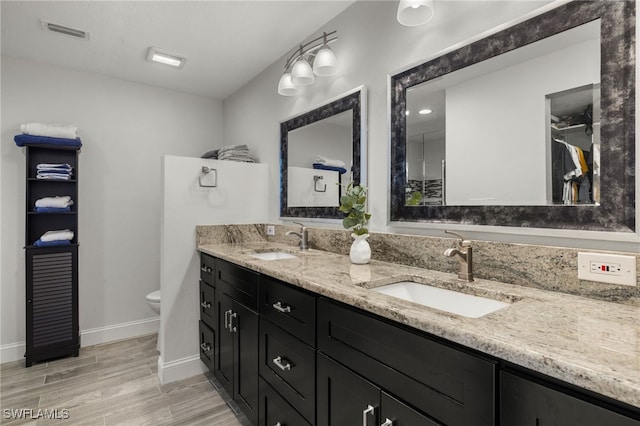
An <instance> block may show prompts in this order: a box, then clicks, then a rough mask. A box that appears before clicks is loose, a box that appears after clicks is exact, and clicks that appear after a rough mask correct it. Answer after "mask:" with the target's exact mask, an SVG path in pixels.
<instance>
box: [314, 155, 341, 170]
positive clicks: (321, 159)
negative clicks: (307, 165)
mask: <svg viewBox="0 0 640 426" xmlns="http://www.w3.org/2000/svg"><path fill="white" fill-rule="evenodd" d="M313 162H314V163H320V164H323V165H325V166H330V167H344V166H345V164H344V161H342V160H334V159H332V158H327V157H323V156H321V155H316V156H315V157H314V158H313Z"/></svg>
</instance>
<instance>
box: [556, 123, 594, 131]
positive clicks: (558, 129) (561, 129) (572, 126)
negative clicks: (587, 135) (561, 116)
mask: <svg viewBox="0 0 640 426" xmlns="http://www.w3.org/2000/svg"><path fill="white" fill-rule="evenodd" d="M599 125H600V123H593V126H599ZM585 126H586V125H585V124H573V125H571V126H566V127H557V126H555V125H553V124H552V125H551V128H552V129H553V130H557V131H559V132H562V131H566V130H573V129H584V127H585Z"/></svg>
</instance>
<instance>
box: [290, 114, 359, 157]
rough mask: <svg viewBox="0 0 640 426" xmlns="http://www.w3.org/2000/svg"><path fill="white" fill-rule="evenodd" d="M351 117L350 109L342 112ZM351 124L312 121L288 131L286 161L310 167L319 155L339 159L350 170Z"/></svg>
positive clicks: (351, 153) (351, 151) (351, 154)
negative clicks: (310, 123)
mask: <svg viewBox="0 0 640 426" xmlns="http://www.w3.org/2000/svg"><path fill="white" fill-rule="evenodd" d="M347 113H348V114H349V116H351V117H353V113H352V112H351V111H347V112H344V113H343V114H347ZM351 127H352V126H342V125H336V124H332V123H330V122H326V120H323V121H320V122H317V123H313V124H312V125H310V126H305V127H302V128H298V129H295V130H292V131H290V132H289V138H288V141H287V142H288V152H287V163H288V165H289V166H294V167H312V164H313V163H314V162H315V161H314V158H315V157H316V156H317V155H319V156H321V157H325V158H329V159H334V160H341V161H343V162H344V164H345V169H347V170H350V169H351V165H352V162H353V159H352V157H353V150H352V148H351V138H352V135H353V132H352V130H351Z"/></svg>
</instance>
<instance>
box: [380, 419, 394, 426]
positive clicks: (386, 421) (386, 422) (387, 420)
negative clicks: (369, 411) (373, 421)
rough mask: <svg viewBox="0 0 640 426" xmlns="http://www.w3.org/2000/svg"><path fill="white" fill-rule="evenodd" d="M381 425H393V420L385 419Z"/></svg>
mask: <svg viewBox="0 0 640 426" xmlns="http://www.w3.org/2000/svg"><path fill="white" fill-rule="evenodd" d="M380 426H393V422H392V421H391V420H389V419H385V421H384V423H382V424H381V425H380Z"/></svg>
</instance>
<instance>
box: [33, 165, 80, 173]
mask: <svg viewBox="0 0 640 426" xmlns="http://www.w3.org/2000/svg"><path fill="white" fill-rule="evenodd" d="M36 170H38V171H40V170H42V171H49V172H59V173H62V172H70V171H71V170H73V167H71V165H70V164H61V163H51V164H48V163H40V164H38V165H37V166H36Z"/></svg>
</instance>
